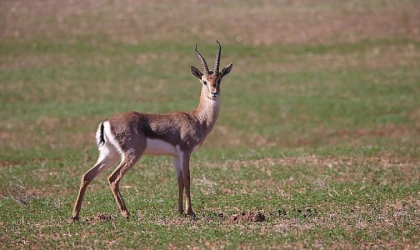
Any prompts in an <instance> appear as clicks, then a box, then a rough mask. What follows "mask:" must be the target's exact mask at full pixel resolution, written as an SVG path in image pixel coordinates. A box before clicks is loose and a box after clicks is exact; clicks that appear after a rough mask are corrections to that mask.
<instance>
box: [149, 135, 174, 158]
mask: <svg viewBox="0 0 420 250" xmlns="http://www.w3.org/2000/svg"><path fill="white" fill-rule="evenodd" d="M146 144H147V146H146V150H145V151H144V154H147V155H173V156H177V155H178V152H177V150H176V148H175V146H174V145H172V144H170V143H167V142H166V141H163V140H159V139H149V138H147V139H146Z"/></svg>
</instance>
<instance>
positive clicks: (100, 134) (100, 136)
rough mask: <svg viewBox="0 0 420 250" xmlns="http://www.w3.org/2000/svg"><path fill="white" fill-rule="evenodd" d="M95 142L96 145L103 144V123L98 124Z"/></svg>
mask: <svg viewBox="0 0 420 250" xmlns="http://www.w3.org/2000/svg"><path fill="white" fill-rule="evenodd" d="M96 143H97V144H98V147H100V146H102V145H104V144H105V137H104V123H103V122H102V123H101V124H99V128H98V131H96Z"/></svg>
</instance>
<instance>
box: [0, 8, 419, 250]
mask: <svg viewBox="0 0 420 250" xmlns="http://www.w3.org/2000/svg"><path fill="white" fill-rule="evenodd" d="M419 13H420V4H419V3H418V1H416V0H402V1H391V0H382V1H374V0H368V1H361V0H352V1H345V2H343V1H337V0H329V1H322V2H316V1H315V2H314V1H306V0H301V1H289V0H281V1H222V0H220V1H195V0H194V1H193V0H191V1H182V2H173V1H152V2H151V1H143V0H140V1H130V0H113V1H97V0H89V1H81V0H73V1H57V0H45V1H29V0H23V1H19V0H5V1H1V2H0V30H1V32H0V105H1V107H2V108H1V109H0V226H1V227H0V228H1V229H0V247H2V248H40V247H43V248H93V247H95V248H171V249H173V248H176V249H177V248H250V249H254V248H347V249H348V248H396V249H400V248H407V249H415V248H419V245H418V242H419V241H420V234H419V232H420V228H419V225H420V224H419V223H418V221H420V199H419V198H418V197H420V180H419V178H420V167H419V162H420V161H419V160H420V150H419V145H420V108H419V107H420V99H419V98H418V96H420V72H419V70H418V69H419V67H420V33H419V32H420V30H419V27H420V15H419ZM216 40H218V41H220V42H221V44H222V48H223V49H222V61H221V66H222V67H224V66H225V65H227V64H229V63H233V64H234V68H233V71H232V72H231V73H230V74H229V75H228V76H227V77H226V78H225V79H224V81H223V83H222V86H221V89H222V96H221V98H222V107H221V114H220V117H219V120H218V122H217V124H216V126H215V128H214V131H213V132H212V133H211V134H210V135H209V137H208V138H207V140H206V141H205V143H204V145H203V146H202V148H200V150H199V151H198V152H195V153H194V155H193V158H192V162H191V171H192V173H191V176H192V202H193V207H194V209H195V212H196V214H197V217H196V219H195V220H191V218H189V217H186V216H183V215H179V214H178V213H177V184H176V178H175V173H174V170H173V167H172V165H171V164H172V160H171V158H170V157H169V158H167V157H144V158H143V159H142V160H141V162H140V163H139V164H137V165H136V167H135V168H133V169H132V170H131V171H130V172H129V173H128V174H127V175H126V176H125V177H124V179H123V183H122V184H121V189H122V195H123V197H124V199H125V201H126V203H127V206H128V209H129V211H130V212H131V214H132V216H131V218H130V219H128V220H126V219H124V218H123V217H122V216H121V215H120V214H119V212H118V209H117V206H116V204H115V201H114V198H113V197H112V194H111V191H110V189H109V187H108V183H107V178H106V177H107V176H108V175H109V174H110V171H111V170H110V171H108V172H106V173H104V174H103V175H101V176H99V177H98V178H97V179H95V180H94V181H93V182H92V184H91V185H90V186H89V188H88V190H87V193H86V197H85V201H84V203H83V205H82V210H81V214H80V216H81V219H80V221H79V222H76V223H74V222H72V221H71V219H70V217H71V211H72V205H73V202H74V200H75V198H76V195H77V191H78V187H79V185H80V178H81V176H82V174H83V173H84V172H85V171H87V170H88V169H89V168H90V167H91V166H92V165H93V164H94V163H95V161H96V158H97V155H98V152H97V149H96V145H95V130H96V128H97V126H98V124H99V123H100V122H101V121H103V120H105V119H106V118H109V117H111V116H113V115H115V114H118V113H120V112H125V111H129V110H136V111H139V112H149V113H166V112H171V111H175V110H183V111H188V110H192V109H194V108H195V107H196V105H197V104H198V98H199V93H200V85H199V82H198V81H197V80H196V79H195V78H194V77H193V76H192V75H191V73H190V70H189V69H190V66H191V65H194V66H196V67H198V66H199V65H200V64H199V62H198V60H197V59H196V57H195V55H194V47H195V45H196V44H198V48H199V50H200V51H201V52H202V54H203V55H204V57H205V58H207V61H208V63H209V64H212V63H213V60H214V56H215V53H216V51H217V44H216Z"/></svg>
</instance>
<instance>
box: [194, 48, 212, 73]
mask: <svg viewBox="0 0 420 250" xmlns="http://www.w3.org/2000/svg"><path fill="white" fill-rule="evenodd" d="M195 54H196V55H197V57H198V60H200V62H201V67H203V70H204V74H206V75H209V67H208V66H207V63H206V60H204V57H203V56H202V55H201V54H200V52H198V50H197V44H196V45H195Z"/></svg>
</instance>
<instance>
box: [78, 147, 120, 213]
mask: <svg viewBox="0 0 420 250" xmlns="http://www.w3.org/2000/svg"><path fill="white" fill-rule="evenodd" d="M118 158H119V155H118V153H117V151H116V150H115V149H114V148H113V147H112V146H110V145H109V144H108V145H104V146H103V147H102V148H101V149H100V155H99V159H98V161H97V162H96V164H95V165H94V166H93V167H92V168H91V169H89V170H88V171H87V172H86V173H85V174H84V175H83V177H82V182H81V184H80V189H79V194H78V195H77V199H76V202H75V203H74V208H73V214H72V217H71V218H72V219H73V220H78V219H79V212H80V208H81V207H82V201H83V196H84V195H85V192H86V189H87V187H88V185H89V184H90V182H91V181H92V180H93V179H94V178H95V177H96V176H98V175H99V174H100V173H101V172H102V171H104V170H105V169H108V168H109V167H111V166H112V165H114V164H115V163H116V162H117V161H118Z"/></svg>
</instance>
